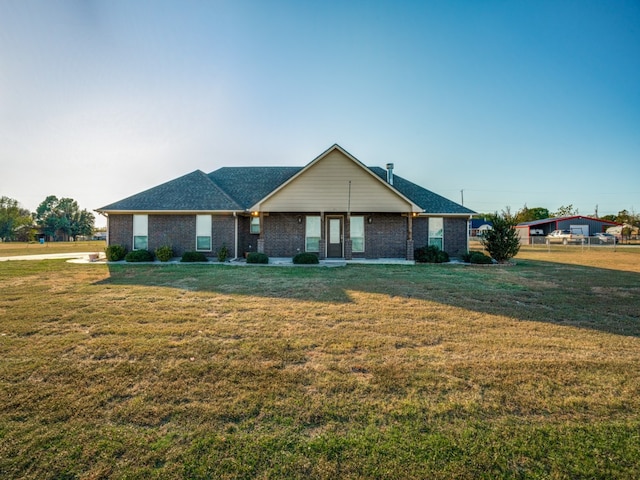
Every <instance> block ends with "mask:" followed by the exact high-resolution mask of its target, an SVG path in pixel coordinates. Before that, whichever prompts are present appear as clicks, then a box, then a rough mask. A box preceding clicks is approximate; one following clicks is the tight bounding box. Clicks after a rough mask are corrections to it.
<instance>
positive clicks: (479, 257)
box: [462, 251, 493, 265]
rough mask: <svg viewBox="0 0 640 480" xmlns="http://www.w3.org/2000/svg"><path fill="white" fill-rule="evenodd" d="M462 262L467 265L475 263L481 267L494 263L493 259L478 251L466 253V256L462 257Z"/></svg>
mask: <svg viewBox="0 0 640 480" xmlns="http://www.w3.org/2000/svg"><path fill="white" fill-rule="evenodd" d="M462 261H463V262H466V263H475V264H481V265H488V264H490V263H493V261H492V260H491V257H489V256H488V255H485V254H484V253H482V252H478V251H474V252H468V253H465V254H464V255H462Z"/></svg>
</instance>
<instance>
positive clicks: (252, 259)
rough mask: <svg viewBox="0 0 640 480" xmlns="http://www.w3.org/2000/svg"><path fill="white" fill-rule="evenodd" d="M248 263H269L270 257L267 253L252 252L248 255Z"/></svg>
mask: <svg viewBox="0 0 640 480" xmlns="http://www.w3.org/2000/svg"><path fill="white" fill-rule="evenodd" d="M247 263H269V257H268V256H267V254H265V253H260V252H251V253H249V255H247Z"/></svg>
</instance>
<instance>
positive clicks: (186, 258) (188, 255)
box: [180, 252, 207, 262]
mask: <svg viewBox="0 0 640 480" xmlns="http://www.w3.org/2000/svg"><path fill="white" fill-rule="evenodd" d="M180 261H181V262H206V261H207V257H206V256H205V254H204V253H202V252H184V253H183V254H182V258H181V259H180Z"/></svg>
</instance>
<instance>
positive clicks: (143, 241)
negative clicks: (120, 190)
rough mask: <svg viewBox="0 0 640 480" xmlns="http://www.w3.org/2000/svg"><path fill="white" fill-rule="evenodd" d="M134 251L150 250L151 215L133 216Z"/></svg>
mask: <svg viewBox="0 0 640 480" xmlns="http://www.w3.org/2000/svg"><path fill="white" fill-rule="evenodd" d="M133 249H134V250H148V249H149V215H134V216H133Z"/></svg>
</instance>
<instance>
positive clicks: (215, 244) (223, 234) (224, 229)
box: [193, 215, 242, 258]
mask: <svg viewBox="0 0 640 480" xmlns="http://www.w3.org/2000/svg"><path fill="white" fill-rule="evenodd" d="M235 225H236V221H235V218H234V217H233V215H214V216H213V217H212V219H211V230H212V232H211V248H212V251H211V256H213V257H216V256H217V255H218V250H220V248H222V246H223V245H225V246H226V247H227V249H228V250H229V258H233V255H234V251H235V241H236V239H235V229H236V226H235ZM195 242H196V237H195V224H194V230H193V244H194V250H195ZM205 255H207V256H209V253H206V252H205ZM238 255H242V252H238Z"/></svg>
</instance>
